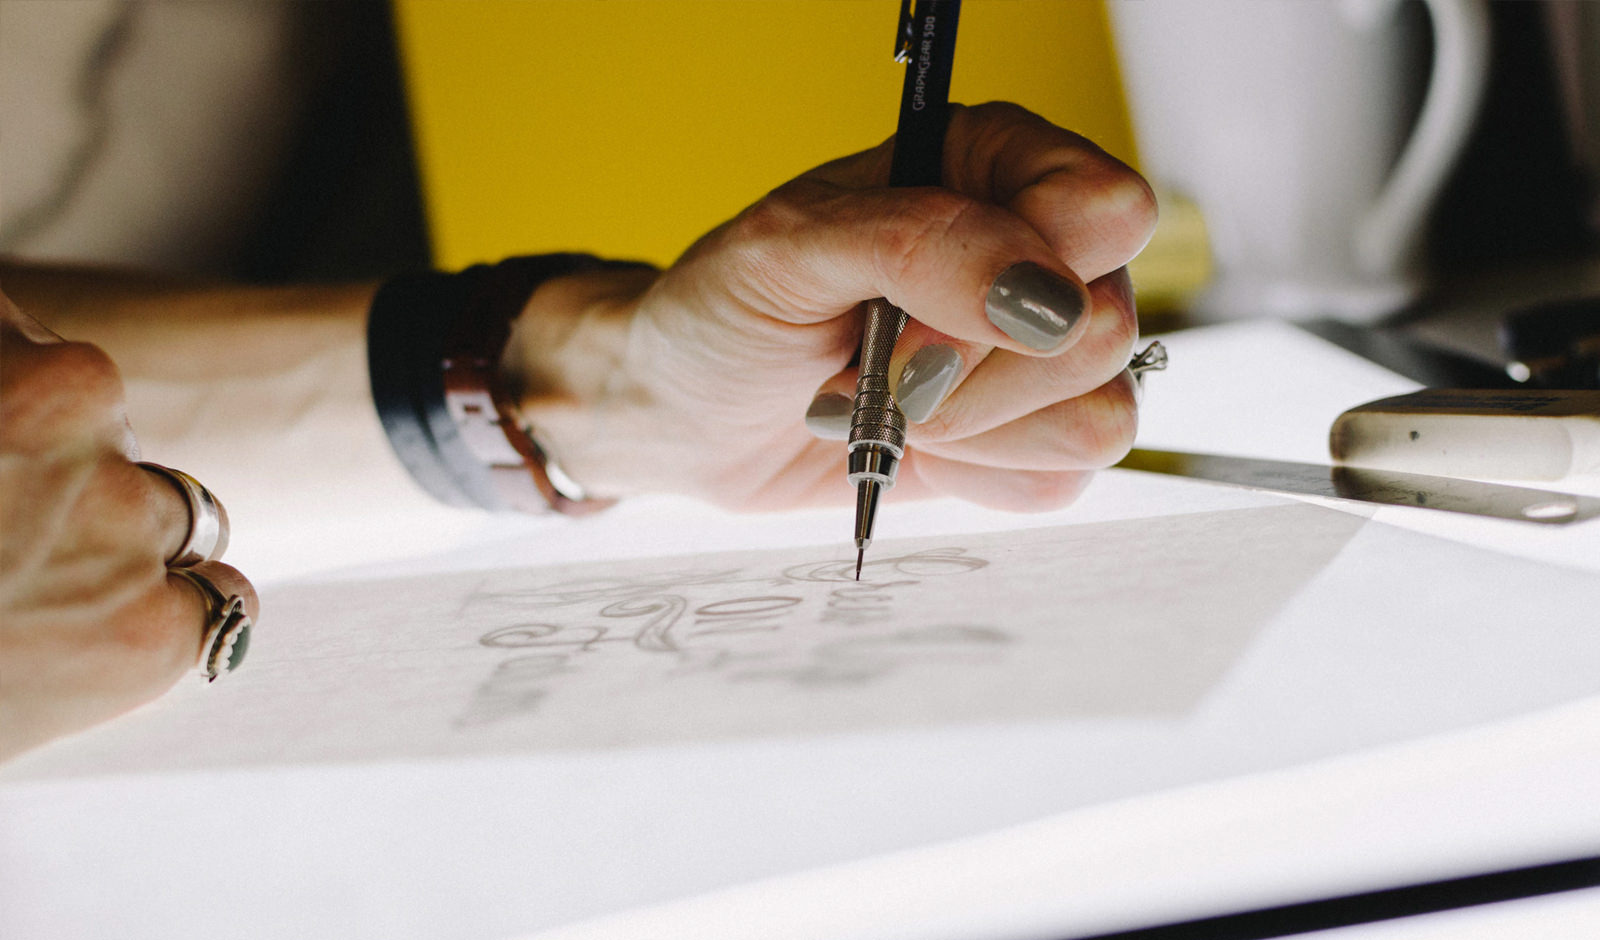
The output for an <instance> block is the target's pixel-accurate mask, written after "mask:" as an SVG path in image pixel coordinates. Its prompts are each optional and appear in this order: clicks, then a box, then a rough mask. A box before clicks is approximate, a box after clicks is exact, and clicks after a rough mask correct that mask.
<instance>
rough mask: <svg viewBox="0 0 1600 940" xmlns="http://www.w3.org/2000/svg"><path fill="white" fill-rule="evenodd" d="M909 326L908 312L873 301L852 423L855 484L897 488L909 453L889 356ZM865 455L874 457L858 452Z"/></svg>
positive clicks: (852, 477) (851, 468)
mask: <svg viewBox="0 0 1600 940" xmlns="http://www.w3.org/2000/svg"><path fill="white" fill-rule="evenodd" d="M905 325H906V313H905V311H904V310H901V309H900V308H899V307H896V306H895V305H894V304H891V303H889V302H888V301H887V300H884V299H883V298H881V297H880V298H878V299H876V300H870V301H868V302H867V322H866V328H865V333H864V335H863V337H862V343H861V374H860V378H859V379H858V380H857V381H856V400H855V408H854V412H853V414H852V417H851V420H850V444H849V451H850V466H849V479H850V482H851V483H857V482H859V481H860V478H861V477H863V476H866V477H868V478H871V479H877V480H878V481H879V482H880V483H882V484H883V485H884V486H885V487H888V486H893V485H894V471H895V468H896V465H897V463H898V462H899V458H900V457H901V456H903V455H904V453H905V446H906V416H905V415H904V414H901V413H900V406H899V405H898V404H897V403H896V402H895V400H894V394H893V393H891V392H890V391H889V357H890V356H891V355H893V354H894V344H895V341H896V340H898V339H899V338H900V331H901V330H903V329H905ZM861 451H868V453H858V452H861Z"/></svg>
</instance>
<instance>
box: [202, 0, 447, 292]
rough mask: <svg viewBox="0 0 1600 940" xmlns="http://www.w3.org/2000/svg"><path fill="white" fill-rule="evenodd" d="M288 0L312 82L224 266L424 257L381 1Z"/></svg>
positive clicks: (264, 278) (309, 271)
mask: <svg viewBox="0 0 1600 940" xmlns="http://www.w3.org/2000/svg"><path fill="white" fill-rule="evenodd" d="M299 6H300V22H299V26H298V28H299V29H300V30H301V31H302V32H303V35H302V36H301V37H299V42H300V44H301V45H302V46H303V47H304V49H305V63H306V68H307V69H308V70H309V71H310V72H311V74H312V81H311V83H310V85H311V88H312V91H311V92H310V94H309V97H308V100H307V102H306V106H305V109H304V112H303V113H302V115H301V117H300V123H299V127H298V128H297V129H296V132H295V137H294V142H293V144H292V145H291V147H290V149H289V153H288V158H287V160H286V161H285V163H284V166H283V169H282V171H281V172H280V173H279V175H278V178H277V180H276V182H275V183H274V185H273V187H272V190H271V191H270V193H269V195H268V198H267V199H266V200H265V201H264V203H263V208H262V211H261V213H260V215H259V217H258V219H257V222H256V224H255V226H254V227H253V229H252V231H251V234H250V235H249V237H247V238H246V239H245V241H244V244H243V245H242V246H241V249H240V252H239V255H238V258H237V261H236V263H235V266H234V268H233V270H232V271H231V272H230V273H231V274H232V275H233V276H234V277H237V278H239V279H241V280H246V281H252V282H257V283H280V282H290V281H295V282H304V281H340V280H359V279H369V278H380V277H385V276H388V275H390V274H393V273H394V272H396V271H401V270H408V269H416V268H420V267H426V266H427V265H428V263H429V250H428V236H427V229H426V225H425V222H424V220H423V212H422V198H421V191H420V188H419V184H418V174H417V166H416V159H415V154H414V151H413V147H412V140H411V129H410V124H409V121H408V118H407V113H406V106H405V97H404V93H403V86H402V82H401V74H400V61H399V55H398V52H397V49H396V46H395V32H394V24H393V20H392V15H391V13H390V7H389V4H388V3H386V2H374V0H345V2H327V3H307V4H300V5H299Z"/></svg>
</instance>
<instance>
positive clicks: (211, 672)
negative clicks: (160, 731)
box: [170, 568, 254, 682]
mask: <svg viewBox="0 0 1600 940" xmlns="http://www.w3.org/2000/svg"><path fill="white" fill-rule="evenodd" d="M170 570H171V573H172V574H175V575H181V576H182V577H184V578H186V579H188V581H189V583H191V584H193V585H194V586H195V587H197V588H199V589H200V593H201V595H202V596H204V597H205V599H206V629H205V633H204V636H203V639H202V641H201V643H200V664H199V672H200V678H202V679H204V680H206V681H207V682H215V681H217V677H218V676H220V675H224V674H226V673H230V672H232V671H234V670H235V669H238V668H239V664H240V663H242V662H244V654H245V651H246V650H248V649H249V648H250V628H251V627H253V626H254V623H252V622H251V620H250V615H249V614H248V613H246V612H245V609H244V598H243V597H241V596H239V595H238V594H233V595H230V596H227V597H224V596H223V594H222V591H221V590H219V589H218V588H217V586H216V585H215V584H212V583H211V579H210V578H207V577H206V576H205V575H203V574H201V573H200V572H198V571H196V570H194V569H193V568H172V569H170Z"/></svg>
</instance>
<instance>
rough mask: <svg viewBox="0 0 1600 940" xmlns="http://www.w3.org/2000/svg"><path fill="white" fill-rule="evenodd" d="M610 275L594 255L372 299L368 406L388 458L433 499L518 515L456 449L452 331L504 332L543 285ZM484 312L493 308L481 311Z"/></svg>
mask: <svg viewBox="0 0 1600 940" xmlns="http://www.w3.org/2000/svg"><path fill="white" fill-rule="evenodd" d="M609 266H611V265H609V264H606V263H604V262H601V261H600V260H599V259H597V258H595V257H593V256H591V255H579V254H553V255H537V256H530V257H521V258H512V259H509V260H507V261H504V262H501V263H500V264H499V265H495V266H493V267H491V266H488V265H474V266H473V267H470V268H467V269H466V270H464V271H462V272H460V273H458V274H444V273H440V272H437V271H427V272H419V273H412V274H403V275H400V276H399V277H396V278H393V279H391V280H389V281H387V282H386V283H385V284H384V285H383V286H382V287H381V288H380V289H379V290H378V293H377V295H376V296H375V297H373V300H372V307H371V309H370V311H369V313H368V317H367V368H368V373H369V376H370V378H371V382H372V400H373V404H374V405H375V406H376V407H377V410H378V418H379V420H380V421H381V422H382V423H383V430H384V433H385V434H386V435H387V436H388V438H389V445H390V446H391V447H393V448H394V452H395V456H397V457H398V458H399V459H400V462H401V464H403V465H404V466H405V468H406V469H407V470H408V471H409V472H410V473H411V476H412V477H413V478H414V479H415V480H416V481H417V482H418V483H419V484H421V486H422V488H423V489H425V490H427V491H428V493H429V494H431V495H432V496H433V497H434V498H435V499H438V500H439V501H440V502H443V503H447V504H449V505H452V506H465V507H476V508H480V509H489V510H496V511H502V510H508V509H512V508H517V507H513V506H511V505H509V504H508V503H507V501H506V499H505V498H504V497H503V496H502V495H501V491H500V490H499V488H497V487H496V485H495V482H494V480H493V479H492V476H491V471H490V468H489V467H488V466H487V465H485V463H484V462H483V461H482V460H481V459H480V458H479V457H478V456H477V455H476V454H474V453H473V451H472V450H471V449H470V448H469V447H468V445H467V443H466V441H465V440H463V438H462V435H461V430H460V427H459V426H458V425H457V423H456V421H455V419H454V418H452V416H451V414H450V411H449V409H448V407H447V405H446V400H445V386H444V361H445V358H446V345H447V340H448V339H449V338H450V337H451V336H452V335H453V331H455V330H456V329H457V328H458V326H459V325H460V324H461V323H462V322H463V321H464V320H465V319H466V318H469V317H490V318H500V319H503V321H504V323H505V324H507V325H509V323H510V322H511V321H512V320H514V319H515V318H516V315H517V314H518V313H519V312H520V311H521V309H522V306H523V305H525V304H526V302H527V299H528V298H529V297H531V296H532V295H533V292H534V290H535V289H537V287H538V286H539V285H540V284H541V283H543V282H544V281H547V280H549V279H551V278H554V277H559V276H561V275H564V274H571V273H575V272H579V271H585V270H593V269H596V268H600V267H609ZM484 305H492V306H494V307H495V308H496V309H494V310H489V311H485V310H483V309H480V308H481V307H483V306H484ZM522 508H526V507H522Z"/></svg>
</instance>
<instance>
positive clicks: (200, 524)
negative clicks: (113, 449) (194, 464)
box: [139, 461, 228, 568]
mask: <svg viewBox="0 0 1600 940" xmlns="http://www.w3.org/2000/svg"><path fill="white" fill-rule="evenodd" d="M139 466H141V467H143V468H145V469H146V470H150V471H152V472H155V473H159V474H161V475H162V476H164V477H166V478H167V479H168V480H171V481H172V485H173V486H176V487H177V488H178V491H179V492H180V493H182V494H183V498H184V501H185V502H187V503H188V504H189V534H188V536H187V537H185V538H184V540H183V544H182V545H180V546H178V550H177V552H175V553H174V554H173V556H172V557H171V558H169V559H167V567H169V568H187V567H189V566H190V565H193V564H197V563H199V562H202V561H215V560H216V559H218V558H221V557H222V553H223V552H225V551H227V550H228V511H227V510H226V509H223V508H222V504H221V503H220V502H218V501H217V498H216V496H214V495H212V493H211V491H210V490H208V489H206V488H205V487H204V486H203V485H201V483H200V481H199V480H196V479H195V478H194V477H192V476H190V475H189V474H187V473H184V472H183V471H182V470H174V469H172V468H171V467H163V466H162V465H161V464H158V463H150V462H149V461H140V462H139Z"/></svg>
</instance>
